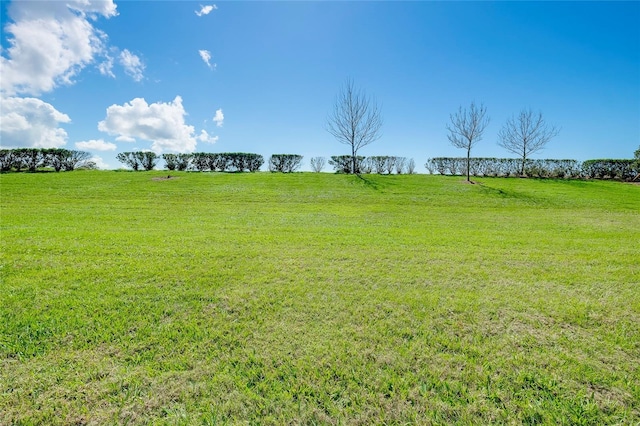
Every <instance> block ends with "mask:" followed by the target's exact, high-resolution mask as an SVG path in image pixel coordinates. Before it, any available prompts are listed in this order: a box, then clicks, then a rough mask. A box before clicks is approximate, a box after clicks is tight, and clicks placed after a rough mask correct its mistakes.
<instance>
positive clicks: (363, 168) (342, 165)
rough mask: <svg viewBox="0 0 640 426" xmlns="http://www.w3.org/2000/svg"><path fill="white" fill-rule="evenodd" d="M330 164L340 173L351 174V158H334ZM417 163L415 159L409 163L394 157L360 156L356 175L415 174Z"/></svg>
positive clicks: (357, 160)
mask: <svg viewBox="0 0 640 426" xmlns="http://www.w3.org/2000/svg"><path fill="white" fill-rule="evenodd" d="M329 164H330V165H332V166H333V168H334V170H335V171H336V172H338V173H351V156H350V155H338V156H332V157H331V160H330V161H329ZM415 167H416V165H415V162H414V161H413V159H411V160H409V161H407V159H406V158H405V157H395V156H392V155H373V156H371V157H362V156H358V157H357V158H356V173H361V174H367V173H377V174H388V175H390V174H392V173H394V172H395V173H397V174H402V173H410V174H412V173H414V172H415Z"/></svg>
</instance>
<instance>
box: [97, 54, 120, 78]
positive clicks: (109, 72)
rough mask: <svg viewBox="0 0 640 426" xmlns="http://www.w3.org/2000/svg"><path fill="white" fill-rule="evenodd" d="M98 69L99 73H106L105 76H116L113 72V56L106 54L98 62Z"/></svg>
mask: <svg viewBox="0 0 640 426" xmlns="http://www.w3.org/2000/svg"><path fill="white" fill-rule="evenodd" d="M98 71H100V74H102V75H106V76H107V77H111V78H116V76H115V74H114V73H113V58H112V57H111V56H109V55H106V56H105V59H104V61H102V62H100V63H99V64H98Z"/></svg>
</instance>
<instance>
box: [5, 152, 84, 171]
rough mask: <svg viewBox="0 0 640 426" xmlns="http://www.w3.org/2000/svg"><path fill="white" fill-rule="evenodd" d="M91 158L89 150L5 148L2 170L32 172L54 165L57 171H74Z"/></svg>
mask: <svg viewBox="0 0 640 426" xmlns="http://www.w3.org/2000/svg"><path fill="white" fill-rule="evenodd" d="M89 158H91V154H89V153H88V152H85V151H76V150H70V149H64V148H48V149H46V148H45V149H42V148H18V149H3V150H0V170H1V171H2V172H10V171H12V170H14V171H16V172H20V171H22V169H24V168H26V169H27V170H28V171H30V172H35V171H37V170H38V169H41V168H44V167H53V169H54V170H55V171H56V172H59V171H60V170H63V169H64V170H65V171H72V170H75V169H76V168H77V167H80V166H84V165H85V164H86V163H87V161H88V160H89Z"/></svg>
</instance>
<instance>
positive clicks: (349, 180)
mask: <svg viewBox="0 0 640 426" xmlns="http://www.w3.org/2000/svg"><path fill="white" fill-rule="evenodd" d="M167 174H168V172H166V171H165V172H162V171H158V172H137V173H134V172H106V171H79V172H70V173H36V174H27V173H21V174H5V175H1V176H0V191H1V206H0V207H1V243H0V244H1V245H0V248H1V259H0V278H1V281H0V424H2V425H11V424H148V423H152V424H171V425H173V424H185V425H191V424H194V425H199V424H266V425H268V424H273V425H281V424H362V425H370V424H487V423H507V424H539V423H542V424H638V422H640V186H637V185H632V184H625V183H619V182H599V181H557V180H536V179H515V178H511V179H504V178H479V179H477V181H478V182H479V183H478V184H476V185H470V184H466V183H464V182H463V180H462V178H460V177H444V176H429V175H412V176H406V175H401V176H377V175H376V176H365V179H359V178H358V177H355V176H346V175H334V174H324V173H322V174H312V173H296V174H290V175H283V174H271V173H266V172H264V173H255V174H248V173H246V174H232V173H228V174H227V173H177V172H171V175H172V176H173V178H171V179H168V180H167V179H161V178H163V177H164V178H166V176H167Z"/></svg>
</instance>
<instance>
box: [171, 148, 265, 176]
mask: <svg viewBox="0 0 640 426" xmlns="http://www.w3.org/2000/svg"><path fill="white" fill-rule="evenodd" d="M165 155H167V154H165ZM173 155H175V157H173ZM168 158H169V161H171V162H172V164H171V166H172V167H174V168H175V170H188V169H191V170H198V171H200V172H204V171H212V172H243V171H249V172H256V171H258V170H260V167H262V165H263V164H264V158H263V157H262V155H259V154H251V153H245V152H222V153H209V152H196V153H193V154H170V155H169V157H168ZM165 161H167V159H166V158H165ZM167 168H169V163H167ZM170 170H173V169H170Z"/></svg>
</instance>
